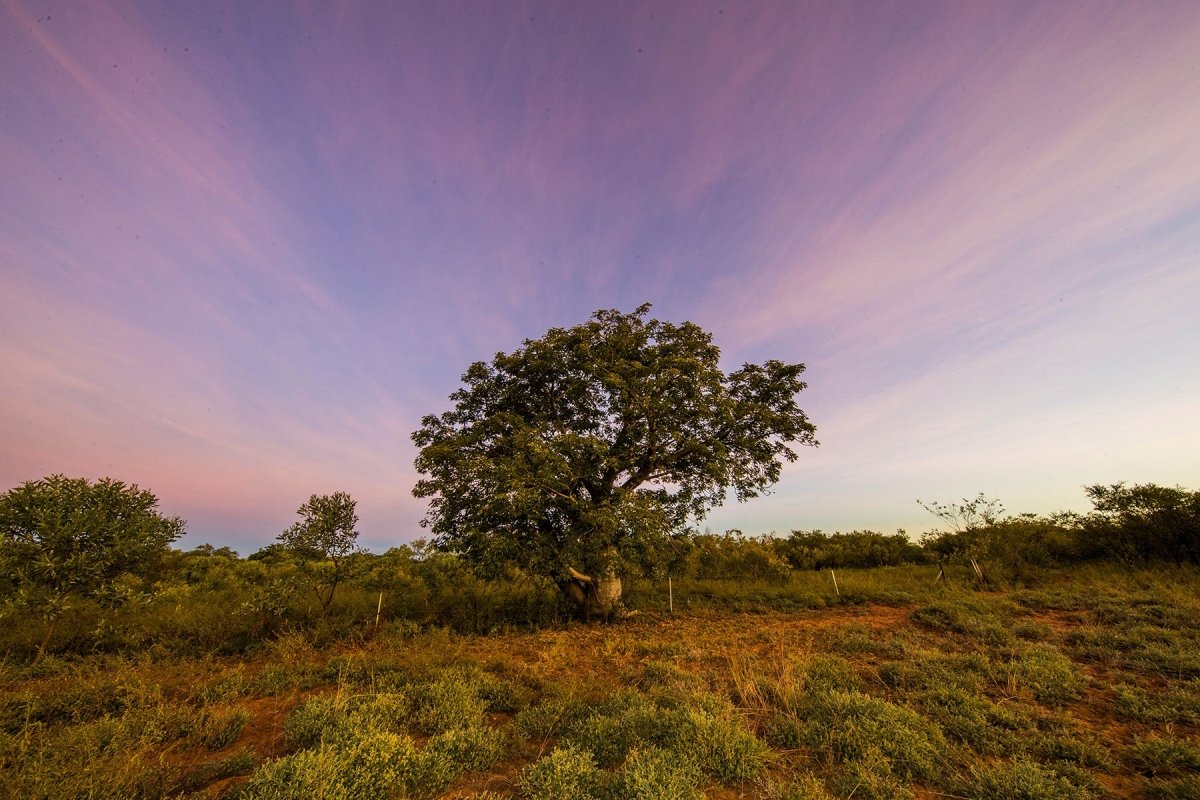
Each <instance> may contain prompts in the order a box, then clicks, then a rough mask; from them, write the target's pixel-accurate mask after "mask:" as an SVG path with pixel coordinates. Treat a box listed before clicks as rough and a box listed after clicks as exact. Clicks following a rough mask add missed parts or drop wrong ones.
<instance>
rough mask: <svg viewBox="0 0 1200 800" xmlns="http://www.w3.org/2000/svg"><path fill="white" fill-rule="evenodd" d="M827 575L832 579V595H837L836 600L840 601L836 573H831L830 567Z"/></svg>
mask: <svg viewBox="0 0 1200 800" xmlns="http://www.w3.org/2000/svg"><path fill="white" fill-rule="evenodd" d="M829 574H830V575H831V576H832V577H833V591H834V594H836V595H837V597H838V600H841V599H842V592H841V590H840V589H838V585H837V574H836V573H835V572H834V571H833V567H830V568H829Z"/></svg>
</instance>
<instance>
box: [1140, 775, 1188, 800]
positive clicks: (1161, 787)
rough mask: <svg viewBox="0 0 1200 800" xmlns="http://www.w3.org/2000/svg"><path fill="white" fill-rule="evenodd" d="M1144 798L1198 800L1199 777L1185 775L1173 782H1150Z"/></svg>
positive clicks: (1153, 799)
mask: <svg viewBox="0 0 1200 800" xmlns="http://www.w3.org/2000/svg"><path fill="white" fill-rule="evenodd" d="M1146 796H1147V797H1149V798H1150V799H1151V800H1200V776H1197V775H1185V776H1184V777H1182V778H1176V779H1174V780H1167V781H1163V780H1156V781H1150V785H1149V786H1147V787H1146Z"/></svg>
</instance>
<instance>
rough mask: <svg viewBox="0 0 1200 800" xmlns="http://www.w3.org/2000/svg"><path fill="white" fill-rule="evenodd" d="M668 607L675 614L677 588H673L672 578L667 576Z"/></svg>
mask: <svg viewBox="0 0 1200 800" xmlns="http://www.w3.org/2000/svg"><path fill="white" fill-rule="evenodd" d="M667 607H668V608H669V609H670V610H671V613H672V614H674V613H675V588H674V587H673V586H671V576H670V575H668V576H667Z"/></svg>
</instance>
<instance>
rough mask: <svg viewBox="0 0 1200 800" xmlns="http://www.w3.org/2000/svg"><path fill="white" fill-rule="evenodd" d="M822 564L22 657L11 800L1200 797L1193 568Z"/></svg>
mask: <svg viewBox="0 0 1200 800" xmlns="http://www.w3.org/2000/svg"><path fill="white" fill-rule="evenodd" d="M843 573H844V574H843ZM827 577H828V575H827V574H825V575H819V574H818V575H811V576H810V575H798V576H796V577H795V578H794V580H793V581H791V582H789V583H787V584H784V585H778V584H766V583H764V585H763V586H751V587H748V589H747V592H746V593H745V594H744V595H743V596H741V597H740V599H739V598H737V597H736V596H735V594H734V589H733V588H732V587H730V586H728V585H725V584H723V583H721V582H710V583H709V585H707V586H701V585H699V584H697V585H695V586H689V585H688V584H687V582H682V581H681V582H679V583H677V584H676V602H677V608H678V606H679V605H684V606H685V607H690V610H687V611H683V610H680V611H678V613H676V614H675V615H674V616H672V615H670V614H667V613H665V612H662V611H656V608H657V606H656V605H655V603H648V604H647V605H646V606H644V607H643V611H642V614H641V615H640V616H639V617H636V618H634V619H633V620H630V621H627V622H623V623H620V624H616V625H610V626H606V625H592V626H584V625H579V624H568V625H563V626H560V627H552V628H544V629H541V630H534V631H526V632H508V633H504V634H498V635H488V636H480V635H462V634H456V633H453V632H450V631H447V630H444V629H437V628H433V629H429V628H425V629H422V628H420V627H417V626H413V625H411V624H407V623H406V624H403V625H397V626H396V628H395V629H394V630H392V629H389V628H388V627H386V626H385V627H384V628H383V629H382V630H380V632H379V634H378V635H377V636H375V637H374V638H373V639H371V640H361V639H354V640H351V641H329V642H326V641H323V640H322V638H321V637H319V636H317V637H314V636H311V635H309V634H307V633H304V632H302V631H292V632H290V633H285V634H284V635H282V636H279V637H277V638H275V639H274V640H273V641H272V642H271V643H270V644H269V645H267V646H264V647H261V648H259V649H257V650H256V651H253V652H252V653H251V654H248V655H243V656H224V657H222V656H203V657H196V656H192V655H189V654H188V653H180V654H172V653H170V652H155V653H154V654H152V655H150V656H142V657H117V656H111V655H97V656H92V657H83V656H81V657H76V658H58V657H50V658H47V659H46V660H45V661H43V663H42V664H41V665H39V667H38V668H37V670H30V669H29V668H28V667H23V666H20V665H19V664H17V663H8V664H6V665H5V666H4V668H3V670H0V773H2V774H3V775H4V780H3V781H0V798H18V797H21V798H24V797H43V798H68V797H92V798H133V797H138V798H164V799H165V798H176V797H184V796H187V795H189V794H192V793H196V795H197V796H206V797H210V798H211V797H226V798H233V797H235V796H236V797H241V798H264V799H267V800H274V799H275V798H296V797H329V798H336V797H354V798H367V799H368V800H369V799H370V798H380V800H383V799H384V798H388V799H389V800H390V799H391V798H396V797H415V798H439V797H440V798H446V799H447V800H449V798H454V797H462V798H467V797H475V798H481V799H482V800H498V799H499V798H533V799H534V800H538V799H541V800H547V799H550V798H568V797H570V798H595V800H641V799H642V798H644V799H645V800H651V799H652V798H655V799H656V798H663V799H664V800H666V799H669V798H679V799H680V800H692V798H699V797H705V796H713V797H732V796H739V797H744V798H748V799H749V800H827V799H828V798H835V797H836V798H846V797H853V798H856V799H861V798H918V797H931V796H937V795H943V796H957V797H964V798H1000V799H1001V800H1003V799H1004V798H1051V799H1053V798H1072V799H1074V798H1100V797H1104V796H1139V797H1159V798H1189V797H1200V784H1198V782H1197V780H1196V774H1197V772H1198V771H1200V749H1198V748H1197V745H1196V741H1197V740H1198V737H1200V678H1197V676H1196V675H1195V674H1193V671H1192V668H1191V667H1190V666H1189V665H1190V664H1191V659H1192V658H1193V657H1194V653H1195V652H1196V650H1197V647H1198V646H1200V591H1197V589H1200V580H1193V581H1192V582H1191V583H1188V582H1186V581H1184V580H1182V579H1181V578H1180V576H1179V575H1178V574H1172V575H1169V576H1167V578H1166V579H1163V580H1161V581H1159V580H1156V578H1155V576H1153V575H1147V574H1142V573H1131V574H1128V575H1122V574H1121V573H1116V572H1109V573H1106V574H1102V573H1098V572H1096V573H1092V572H1088V571H1086V570H1084V571H1081V572H1080V573H1079V574H1078V575H1075V574H1071V575H1063V576H1060V577H1059V579H1058V580H1056V581H1055V582H1053V583H1049V584H1046V585H1043V586H1042V587H1040V588H1035V589H1028V588H1025V589H1021V590H1018V591H1013V592H1007V593H1006V592H994V593H980V592H976V591H973V590H971V589H969V588H968V587H967V584H966V583H965V582H963V583H962V584H961V585H955V583H953V582H952V584H951V586H950V587H949V588H943V587H941V586H937V587H934V586H933V585H932V582H931V581H930V580H928V579H927V580H924V581H918V580H917V579H916V578H917V577H919V573H917V572H915V571H909V572H906V571H905V570H899V569H896V570H880V571H874V572H869V571H861V572H856V571H851V570H845V571H839V573H838V579H839V584H840V585H841V587H842V591H843V593H844V594H850V595H851V599H850V600H849V601H848V602H846V603H843V604H837V603H836V598H834V599H833V600H830V598H828V597H825V596H824V595H820V594H819V592H824V591H828V592H832V587H831V586H829V587H825V586H824V584H823V580H824V579H825V578H827ZM925 577H926V578H928V577H929V576H925ZM1193 577H1195V576H1193ZM890 579H895V581H896V585H895V586H894V587H892V588H890V589H889V588H886V587H885V586H884V584H885V582H886V581H887V580H890ZM681 584H682V587H681ZM792 584H794V585H792ZM1101 587H1103V589H1104V591H1100V588H1101ZM885 589H886V590H885ZM643 591H648V590H646V589H644V590H643ZM901 595H904V596H908V597H910V598H911V599H910V600H907V601H902V600H900V599H898V598H899V597H900V596H901ZM681 598H682V600H683V601H688V600H690V601H691V602H690V603H688V602H684V603H681V602H680V601H681ZM805 598H808V599H807V600H805ZM818 599H819V600H820V601H819V602H818ZM727 602H728V603H731V604H732V605H733V606H739V605H740V606H744V610H742V611H736V610H731V606H730V605H724V606H722V605H721V604H722V603H727Z"/></svg>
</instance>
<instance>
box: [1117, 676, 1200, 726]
mask: <svg viewBox="0 0 1200 800" xmlns="http://www.w3.org/2000/svg"><path fill="white" fill-rule="evenodd" d="M1116 691H1117V696H1116V698H1115V700H1114V702H1113V705H1114V706H1115V708H1116V710H1117V714H1118V715H1119V716H1122V717H1125V718H1127V719H1133V720H1137V721H1138V722H1146V723H1160V722H1168V723H1170V722H1182V723H1187V724H1190V725H1200V680H1192V681H1190V682H1189V683H1187V684H1184V685H1183V686H1175V687H1172V688H1169V689H1167V690H1165V691H1159V692H1147V691H1145V690H1144V689H1140V688H1138V687H1136V686H1129V685H1128V684H1121V685H1119V686H1117V687H1116Z"/></svg>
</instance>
